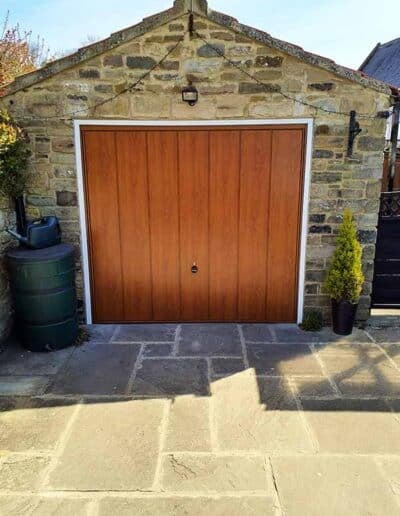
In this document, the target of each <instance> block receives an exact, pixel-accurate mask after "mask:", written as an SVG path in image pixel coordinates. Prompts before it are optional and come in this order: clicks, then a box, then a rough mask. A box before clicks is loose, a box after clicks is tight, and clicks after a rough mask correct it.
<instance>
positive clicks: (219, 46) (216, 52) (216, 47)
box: [197, 42, 225, 57]
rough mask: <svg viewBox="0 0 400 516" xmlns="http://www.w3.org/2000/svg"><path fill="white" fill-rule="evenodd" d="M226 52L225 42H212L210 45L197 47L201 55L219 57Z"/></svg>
mask: <svg viewBox="0 0 400 516" xmlns="http://www.w3.org/2000/svg"><path fill="white" fill-rule="evenodd" d="M224 53H225V45H224V44H223V43H214V42H211V43H210V44H209V45H202V46H201V47H200V48H198V49H197V55H198V56H199V57H219V56H220V55H221V54H224Z"/></svg>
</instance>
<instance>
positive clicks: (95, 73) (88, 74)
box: [79, 68, 100, 79]
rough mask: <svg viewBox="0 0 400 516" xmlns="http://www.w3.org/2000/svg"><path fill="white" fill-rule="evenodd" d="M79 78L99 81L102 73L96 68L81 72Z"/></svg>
mask: <svg viewBox="0 0 400 516" xmlns="http://www.w3.org/2000/svg"><path fill="white" fill-rule="evenodd" d="M79 77H80V78H81V79H99V78H100V72H99V70H96V69H95V68H87V69H81V70H79Z"/></svg>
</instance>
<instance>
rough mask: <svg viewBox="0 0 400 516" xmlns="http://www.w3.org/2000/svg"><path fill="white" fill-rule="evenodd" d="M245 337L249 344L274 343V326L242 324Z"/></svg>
mask: <svg viewBox="0 0 400 516" xmlns="http://www.w3.org/2000/svg"><path fill="white" fill-rule="evenodd" d="M240 326H241V328H242V331H243V337H244V339H245V340H246V341H248V342H274V341H275V334H274V330H273V328H274V326H273V325H271V324H241V325H240Z"/></svg>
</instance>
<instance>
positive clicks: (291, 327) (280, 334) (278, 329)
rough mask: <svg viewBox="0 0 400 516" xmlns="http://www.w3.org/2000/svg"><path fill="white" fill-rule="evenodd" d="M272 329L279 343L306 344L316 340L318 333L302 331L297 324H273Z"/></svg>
mask: <svg viewBox="0 0 400 516" xmlns="http://www.w3.org/2000/svg"><path fill="white" fill-rule="evenodd" d="M273 328H274V333H275V335H276V340H277V342H279V343H286V344H301V343H303V344H307V343H312V342H316V341H317V340H318V332H314V331H303V330H302V329H301V328H300V327H299V326H298V325H297V324H274V326H273Z"/></svg>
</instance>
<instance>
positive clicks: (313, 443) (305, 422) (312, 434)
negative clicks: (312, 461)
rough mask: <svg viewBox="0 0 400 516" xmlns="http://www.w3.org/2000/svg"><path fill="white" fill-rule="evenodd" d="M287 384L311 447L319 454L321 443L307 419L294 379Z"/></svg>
mask: <svg viewBox="0 0 400 516" xmlns="http://www.w3.org/2000/svg"><path fill="white" fill-rule="evenodd" d="M287 382H288V385H289V389H290V390H291V392H292V396H293V398H294V401H295V404H296V406H297V412H298V414H299V416H300V419H301V421H302V422H303V426H304V429H305V432H306V434H307V435H308V438H309V439H310V443H311V446H312V447H313V449H314V450H315V452H316V453H318V452H319V442H318V439H317V436H316V434H315V432H314V429H313V428H312V426H311V425H310V424H309V422H308V420H307V417H306V415H305V413H304V408H303V405H302V403H301V399H300V398H299V396H297V394H296V390H295V387H294V385H293V382H292V379H291V378H288V380H287Z"/></svg>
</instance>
